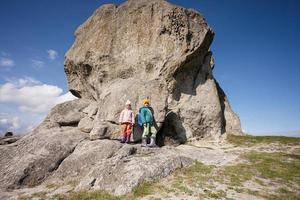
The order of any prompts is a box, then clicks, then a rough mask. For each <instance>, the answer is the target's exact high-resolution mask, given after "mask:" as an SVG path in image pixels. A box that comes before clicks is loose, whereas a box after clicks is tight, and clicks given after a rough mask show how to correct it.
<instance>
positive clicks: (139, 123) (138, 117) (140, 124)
mask: <svg viewBox="0 0 300 200" xmlns="http://www.w3.org/2000/svg"><path fill="white" fill-rule="evenodd" d="M137 123H138V125H139V126H143V123H142V116H141V108H140V109H139V114H138V115H137Z"/></svg>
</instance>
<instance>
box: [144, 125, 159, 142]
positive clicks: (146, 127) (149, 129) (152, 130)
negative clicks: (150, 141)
mask: <svg viewBox="0 0 300 200" xmlns="http://www.w3.org/2000/svg"><path fill="white" fill-rule="evenodd" d="M156 133H157V130H156V128H155V127H154V125H153V124H150V123H146V124H145V125H144V131H143V136H142V137H143V138H147V137H149V136H150V134H151V137H152V138H156Z"/></svg>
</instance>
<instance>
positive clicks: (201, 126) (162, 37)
mask: <svg viewBox="0 0 300 200" xmlns="http://www.w3.org/2000/svg"><path fill="white" fill-rule="evenodd" d="M75 36H76V39H75V42H74V44H73V45H72V47H71V48H70V50H69V51H68V52H67V54H66V59H65V72H66V74H67V78H68V83H69V88H70V91H71V92H72V93H73V94H74V95H75V96H77V97H79V98H82V99H87V100H89V101H94V102H96V104H97V105H98V114H97V119H96V122H95V123H94V124H97V125H98V126H99V124H101V123H103V122H112V123H116V122H117V119H118V115H119V113H120V111H121V110H122V109H123V107H124V102H125V101H126V100H127V99H130V100H131V101H132V102H133V109H134V111H138V108H139V106H141V100H142V99H144V98H146V97H149V98H150V100H151V104H152V107H153V108H154V112H155V118H156V121H157V124H158V127H159V128H161V130H162V131H161V134H162V137H165V136H170V137H172V138H173V139H176V140H178V142H179V143H183V142H186V140H187V139H196V138H198V137H201V138H202V137H215V138H217V137H219V136H220V135H221V134H223V133H224V132H226V131H227V132H230V133H231V132H232V133H235V134H241V128H240V122H239V119H238V117H237V116H236V115H235V114H234V113H233V112H232V110H231V108H230V106H229V103H228V101H227V98H226V95H225V94H224V92H223V91H222V89H221V88H220V87H219V86H218V84H217V83H216V81H215V80H214V77H213V75H212V70H213V67H214V66H213V58H212V53H211V52H210V51H209V47H210V44H211V43H212V40H213V36H214V33H213V31H212V30H211V28H210V27H209V26H208V25H207V23H206V22H205V20H204V18H203V17H202V16H201V14H199V13H198V12H196V11H195V10H192V9H185V8H181V7H178V6H175V5H172V4H170V3H168V2H166V1H163V0H153V1H147V0H130V1H127V2H125V3H124V4H122V5H120V6H116V5H112V4H109V5H104V6H102V7H100V8H99V9H97V10H96V11H95V12H94V14H93V15H92V16H91V17H90V18H89V19H88V20H87V21H86V22H85V23H84V24H82V25H81V26H80V27H79V28H78V29H77V30H76V32H75ZM164 122H167V123H164ZM96 128H97V129H99V127H96ZM112 132H114V131H112ZM93 135H94V134H93ZM107 135H108V136H109V135H110V133H108V134H107Z"/></svg>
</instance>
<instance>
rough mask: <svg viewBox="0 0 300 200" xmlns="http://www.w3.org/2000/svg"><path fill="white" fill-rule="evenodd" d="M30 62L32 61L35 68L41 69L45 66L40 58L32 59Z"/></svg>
mask: <svg viewBox="0 0 300 200" xmlns="http://www.w3.org/2000/svg"><path fill="white" fill-rule="evenodd" d="M31 63H32V67H33V68H35V69H41V68H43V67H44V66H45V63H44V61H41V60H36V59H32V60H31Z"/></svg>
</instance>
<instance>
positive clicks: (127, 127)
mask: <svg viewBox="0 0 300 200" xmlns="http://www.w3.org/2000/svg"><path fill="white" fill-rule="evenodd" d="M121 127H122V136H123V138H128V137H129V139H130V136H131V133H132V124H131V123H127V122H126V123H122V125H121Z"/></svg>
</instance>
